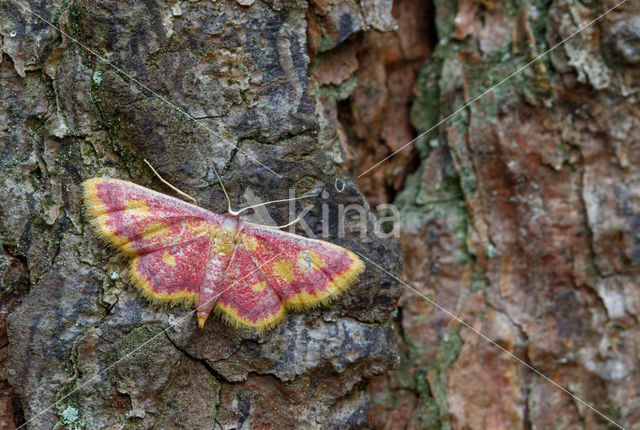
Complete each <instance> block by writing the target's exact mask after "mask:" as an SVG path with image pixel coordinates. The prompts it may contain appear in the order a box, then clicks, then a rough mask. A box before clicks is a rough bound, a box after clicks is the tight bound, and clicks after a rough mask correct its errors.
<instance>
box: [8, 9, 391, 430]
mask: <svg viewBox="0 0 640 430" xmlns="http://www.w3.org/2000/svg"><path fill="white" fill-rule="evenodd" d="M247 3H248V4H247ZM353 6H356V5H355V4H354V5H353ZM29 7H30V8H33V12H35V13H37V14H39V15H41V16H42V18H44V19H46V20H48V21H51V22H52V23H53V24H55V25H56V26H59V27H60V28H61V29H62V31H63V33H60V32H58V31H57V30H56V29H54V28H52V27H51V26H49V25H47V24H46V23H43V22H42V21H41V20H40V19H38V18H37V17H36V16H34V15H33V14H31V13H29V12H28V11H26V10H24V9H23V8H21V7H20V6H18V5H17V4H16V3H15V2H14V1H12V0H4V1H2V2H1V3H0V10H1V11H2V12H1V15H2V20H1V23H0V25H1V27H0V33H1V34H2V52H3V54H2V63H1V64H0V67H1V71H0V73H1V78H2V79H1V83H0V85H1V87H0V88H1V92H0V100H2V111H0V112H1V113H0V118H1V119H0V131H1V132H2V146H1V154H2V155H1V157H2V158H1V162H2V164H1V166H2V178H1V180H2V186H1V187H0V190H1V191H0V195H1V197H0V200H1V201H2V202H3V203H2V207H1V208H0V211H1V212H0V219H2V224H1V225H2V243H3V247H2V250H1V252H2V254H1V255H0V264H1V266H0V267H2V271H3V272H2V290H1V291H2V311H3V313H2V314H0V315H1V319H0V321H2V324H1V325H0V329H1V330H2V331H1V332H0V333H2V335H1V336H0V347H1V348H2V350H1V351H2V355H0V360H2V361H1V362H0V363H1V366H2V373H0V381H1V382H0V384H1V385H0V401H1V403H0V405H1V407H0V414H1V415H0V416H1V417H2V418H1V419H2V421H3V428H14V427H15V426H17V425H20V424H23V423H27V424H28V427H29V428H38V429H40V428H42V429H48V428H61V427H63V428H92V429H99V428H112V429H115V428H122V427H123V426H124V427H125V428H264V426H271V427H274V428H305V427H306V428H318V427H350V426H355V427H357V426H366V425H367V410H368V408H369V400H368V397H367V395H366V393H365V385H366V384H365V383H364V382H365V381H367V380H368V379H369V378H370V377H371V376H372V375H376V374H380V373H382V372H384V371H386V370H388V369H390V368H391V367H392V366H393V365H394V364H395V363H396V360H397V357H396V354H395V348H394V343H395V340H394V339H395V335H394V333H395V328H394V326H393V324H392V323H391V322H390V320H389V314H390V312H391V311H392V310H393V309H394V307H395V305H396V302H397V299H398V297H399V294H400V288H399V287H398V285H397V283H396V282H395V281H393V280H392V279H388V278H386V277H384V276H383V274H382V272H379V271H374V270H368V271H367V272H366V273H365V274H364V275H363V276H362V280H361V282H360V283H359V284H358V286H356V287H354V288H352V289H351V290H350V291H349V292H347V293H346V294H344V295H343V296H342V297H341V298H340V299H339V300H337V301H336V302H335V303H334V304H333V305H331V306H324V307H322V308H318V309H316V310H313V311H311V312H308V313H304V314H300V313H297V314H295V315H290V316H289V318H288V319H287V321H286V322H284V323H283V324H281V325H280V326H279V327H278V328H276V329H275V330H273V331H270V332H267V333H263V334H256V333H249V332H243V331H238V330H234V329H231V328H228V327H226V326H225V325H224V324H222V323H221V322H218V321H209V322H208V323H207V325H206V326H205V328H204V329H202V330H200V329H197V328H196V327H197V325H196V321H195V316H193V315H191V318H188V319H187V321H186V322H179V319H180V318H182V317H183V315H185V314H186V312H187V311H186V310H185V309H182V308H168V309H158V308H155V307H154V306H152V305H151V304H150V303H148V302H147V301H145V300H144V299H143V298H141V297H139V295H138V294H137V293H136V292H135V291H134V290H133V289H132V287H131V286H129V285H128V284H127V282H126V279H127V278H126V269H127V266H126V261H125V259H124V258H122V257H120V256H119V255H118V254H117V253H116V252H114V251H112V250H110V249H109V248H107V247H105V246H104V245H103V244H102V243H101V242H100V240H99V239H98V237H97V236H96V234H95V233H94V232H93V230H92V229H91V228H90V225H89V224H88V223H87V218H86V216H85V215H84V214H83V210H82V202H81V189H80V183H81V181H82V180H84V179H87V178H90V177H93V176H108V177H115V178H121V179H128V180H132V181H134V182H136V183H139V184H141V185H144V186H147V187H150V188H153V189H156V190H159V191H162V192H166V193H169V194H171V193H172V191H171V190H170V189H169V188H167V187H166V186H164V185H163V184H162V183H161V182H160V181H159V180H158V179H157V178H154V176H153V174H152V173H151V172H150V171H149V169H148V168H147V167H146V166H145V164H144V163H143V160H144V159H148V160H149V161H150V162H151V163H152V164H153V166H154V167H155V168H156V170H158V171H159V172H160V174H161V175H162V176H163V177H165V178H167V179H168V180H169V181H170V182H172V183H173V184H174V185H175V186H177V187H178V188H180V189H182V190H185V191H187V192H188V193H189V194H192V195H193V196H194V197H196V198H197V199H198V202H199V204H200V205H201V206H203V207H205V208H208V209H210V210H212V211H215V212H218V213H224V212H225V211H226V202H225V200H224V197H223V194H222V192H221V188H220V186H219V184H218V183H217V181H216V177H215V175H214V172H213V166H214V165H215V166H217V168H218V170H219V171H220V172H221V173H222V175H223V177H224V182H225V185H226V188H227V190H229V192H230V196H231V200H232V203H233V204H234V205H235V207H238V206H240V205H246V204H247V202H248V201H249V202H250V201H251V200H252V199H253V200H255V199H257V198H259V199H260V200H262V201H267V200H274V199H282V198H287V197H289V193H288V191H289V190H290V189H291V190H295V191H296V193H297V195H302V194H304V193H309V192H316V193H318V194H319V195H320V196H319V197H317V198H316V200H315V201H314V203H315V204H314V206H313V209H312V210H311V211H310V212H308V213H307V215H306V216H305V221H306V222H307V224H308V225H309V228H310V230H311V234H313V235H317V237H320V233H321V232H322V231H323V229H326V228H327V227H328V231H329V237H328V238H326V240H331V241H333V242H335V243H339V244H341V245H343V246H346V247H348V248H351V249H353V250H355V251H357V252H361V253H363V254H364V255H366V256H368V257H369V258H371V259H372V260H375V261H378V262H382V265H383V266H384V267H385V268H386V269H387V270H391V271H397V269H398V266H399V254H400V253H399V248H398V247H397V246H396V245H394V243H393V242H392V241H384V240H380V239H377V238H376V237H375V236H374V234H373V228H372V227H373V222H372V220H373V219H372V218H371V217H370V215H369V214H367V213H362V214H361V213H353V212H351V213H349V217H350V218H352V219H350V220H348V221H349V222H348V223H347V231H346V236H344V237H343V236H342V235H340V234H339V225H338V222H337V215H336V214H337V211H338V210H339V206H340V205H343V206H347V205H350V204H358V205H360V206H362V207H365V206H366V205H365V202H364V200H363V197H362V195H361V194H360V193H359V191H358V189H357V187H356V185H355V184H354V183H353V181H351V180H349V179H348V178H347V177H346V176H344V175H343V174H342V173H341V172H340V171H339V169H338V167H337V166H338V163H337V161H336V157H337V156H336V154H338V153H339V150H338V147H337V145H336V144H335V143H332V142H329V141H322V140H321V139H319V138H318V131H319V123H318V115H317V113H316V109H317V104H316V97H317V96H316V93H315V91H316V89H314V88H313V87H312V85H310V83H309V82H308V80H307V70H308V64H309V56H308V54H307V44H306V38H307V35H306V13H307V11H308V5H307V4H306V3H305V2H302V1H291V2H285V3H282V2H252V1H249V2H243V1H239V2H206V1H203V2H173V1H170V2H163V1H160V2H137V1H129V2H121V1H118V2H116V1H107V2H103V1H101V2H89V1H87V2H73V3H68V2H45V3H35V2H30V4H29ZM356 10H359V9H358V8H354V11H356ZM370 12H371V13H369V15H368V18H367V19H368V20H369V21H371V22H372V24H369V23H368V22H367V21H366V20H365V18H364V15H363V12H360V11H358V12H357V13H355V12H354V15H353V18H354V19H356V20H359V19H362V21H361V22H360V24H359V25H360V30H364V29H366V28H367V27H368V26H370V25H374V24H375V25H378V24H380V23H378V24H376V23H377V21H376V20H378V21H380V22H381V24H380V25H382V24H384V23H385V22H384V21H385V19H387V18H389V16H388V14H389V12H390V11H386V10H384V9H383V10H381V11H377V10H372V11H370ZM354 23H355V21H354ZM76 42H79V43H76ZM185 113H186V114H188V115H185ZM194 118H195V119H194ZM269 169H270V170H269ZM272 171H273V172H276V173H277V174H274V173H272ZM337 178H338V179H341V180H342V181H343V183H345V184H346V186H345V187H344V189H342V188H343V187H340V191H338V190H337V189H336V187H335V186H334V184H335V181H336V179H337ZM303 206H306V205H305V204H304V203H301V204H299V205H298V209H297V210H298V212H299V211H300V209H301V208H302V207H303ZM325 210H326V211H327V213H328V216H324V219H325V220H326V221H327V222H326V225H325V224H323V222H322V221H323V213H324V212H323V211H325ZM288 211H289V208H288V207H287V205H280V206H274V207H273V208H272V210H271V216H272V217H273V218H274V220H275V221H276V222H278V223H280V224H283V223H285V222H286V221H287V218H288V217H287V215H288ZM358 216H361V217H364V219H361V220H358V219H356V218H357V217H358ZM358 221H362V222H364V223H365V224H366V225H368V229H367V230H368V233H367V234H366V236H365V237H364V239H361V238H360V237H359V234H358V233H359V231H358V230H357V229H356V228H355V226H356V225H358V224H359V222H358ZM394 250H395V252H394ZM7 321H8V331H7V329H6V328H5V324H6V322H7ZM176 322H179V323H178V324H176V325H175V326H172V325H171V324H175V323H176ZM5 333H8V340H7V334H5ZM3 339H4V340H3ZM7 343H8V345H7Z"/></svg>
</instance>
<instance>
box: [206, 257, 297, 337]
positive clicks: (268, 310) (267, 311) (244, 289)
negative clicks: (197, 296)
mask: <svg viewBox="0 0 640 430" xmlns="http://www.w3.org/2000/svg"><path fill="white" fill-rule="evenodd" d="M221 287H222V292H221V293H220V297H219V298H218V301H217V303H216V310H217V311H220V313H221V314H222V316H223V317H224V318H225V320H226V321H227V322H229V323H231V324H232V325H234V326H236V327H242V326H245V327H251V328H255V329H257V330H264V329H268V328H272V327H275V326H276V325H277V324H278V323H279V322H280V321H281V320H282V317H283V316H284V313H285V308H284V306H283V303H282V301H281V300H280V297H279V296H278V294H276V292H275V290H274V289H273V288H271V287H270V286H269V285H268V280H267V278H266V276H265V275H264V273H263V272H262V271H261V268H260V266H259V265H256V263H255V261H254V260H253V259H252V258H251V255H250V254H249V252H248V251H247V250H246V249H244V248H243V247H241V246H236V247H235V249H234V251H233V256H232V257H231V260H230V261H229V265H228V266H227V269H226V271H225V274H224V278H223V282H222V283H221Z"/></svg>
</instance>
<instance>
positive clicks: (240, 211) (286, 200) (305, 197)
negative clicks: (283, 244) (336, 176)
mask: <svg viewBox="0 0 640 430" xmlns="http://www.w3.org/2000/svg"><path fill="white" fill-rule="evenodd" d="M318 195H319V194H310V195H308V196H301V197H293V198H291V199H281V200H271V201H270V202H263V203H258V204H257V205H252V206H247V207H246V208H242V209H240V210H238V211H236V212H235V213H234V215H236V216H237V215H240V214H241V213H242V212H244V211H248V210H249V209H255V208H259V207H262V206H267V205H270V204H273V203H284V202H295V201H296V200H302V199H311V198H314V197H318ZM296 221H297V220H296ZM276 228H281V227H276Z"/></svg>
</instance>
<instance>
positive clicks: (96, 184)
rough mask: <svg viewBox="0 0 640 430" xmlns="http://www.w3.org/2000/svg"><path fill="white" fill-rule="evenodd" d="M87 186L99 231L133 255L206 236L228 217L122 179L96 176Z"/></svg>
mask: <svg viewBox="0 0 640 430" xmlns="http://www.w3.org/2000/svg"><path fill="white" fill-rule="evenodd" d="M83 187H84V199H85V205H86V207H87V212H88V214H89V216H90V218H91V222H92V223H93V225H94V226H95V227H96V230H97V231H98V233H99V234H100V235H101V236H103V237H104V238H105V239H106V240H107V241H108V242H109V243H110V244H112V245H114V246H115V247H116V248H118V249H119V250H120V251H122V252H124V253H125V254H128V255H132V256H134V255H141V254H146V253H149V252H152V251H155V250H158V249H161V248H164V247H166V246H170V245H177V244H180V243H184V242H188V241H192V240H193V239H195V238H196V237H200V236H205V235H207V234H209V232H210V231H211V230H212V229H213V230H215V229H216V228H218V227H219V226H220V224H221V223H222V220H223V218H224V217H223V216H221V215H217V214H214V213H212V212H209V211H207V210H204V209H202V208H199V207H198V206H194V205H192V204H189V203H186V202H183V201H182V200H179V199H176V198H173V197H170V196H167V195H165V194H161V193H158V192H156V191H152V190H150V189H148V188H144V187H141V186H140V185H136V184H133V183H131V182H127V181H121V180H118V179H109V178H93V179H89V180H88V181H85V182H84V184H83Z"/></svg>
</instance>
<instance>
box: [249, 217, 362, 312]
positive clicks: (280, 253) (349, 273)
mask: <svg viewBox="0 0 640 430" xmlns="http://www.w3.org/2000/svg"><path fill="white" fill-rule="evenodd" d="M239 236H240V242H241V245H240V246H242V247H243V248H245V249H246V250H247V251H248V253H249V254H250V255H251V258H252V260H253V261H254V263H255V265H256V266H258V267H260V271H261V272H262V273H263V274H264V276H265V278H266V279H267V283H268V285H269V287H270V288H272V289H273V291H275V293H276V294H277V295H278V297H280V300H281V301H282V302H283V304H284V305H285V307H286V308H291V309H304V308H308V307H313V306H314V305H318V304H320V303H323V302H326V301H328V300H331V299H332V298H334V297H336V296H338V295H339V294H340V293H342V292H343V291H345V290H346V289H348V288H349V287H350V286H351V285H352V284H353V283H355V282H356V281H357V280H358V276H359V275H360V274H361V273H362V271H363V270H364V264H363V263H362V261H361V260H360V258H358V256H357V255H356V254H354V253H353V252H351V251H349V250H347V249H345V248H342V247H340V246H338V245H334V244H332V243H329V242H323V241H320V240H314V239H308V238H305V237H302V236H297V235H295V234H291V233H285V232H282V231H279V230H276V229H272V228H268V227H262V226H257V225H253V224H247V223H242V222H241V223H240V227H239Z"/></svg>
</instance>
